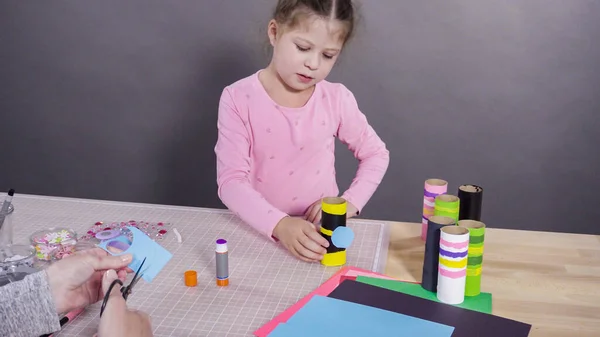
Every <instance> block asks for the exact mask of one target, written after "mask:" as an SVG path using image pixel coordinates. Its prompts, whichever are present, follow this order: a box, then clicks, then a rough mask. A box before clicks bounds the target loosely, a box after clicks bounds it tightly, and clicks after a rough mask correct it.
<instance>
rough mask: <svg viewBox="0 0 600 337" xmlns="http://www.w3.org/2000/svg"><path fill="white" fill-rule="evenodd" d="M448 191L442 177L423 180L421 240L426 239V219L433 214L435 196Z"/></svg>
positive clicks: (446, 183)
mask: <svg viewBox="0 0 600 337" xmlns="http://www.w3.org/2000/svg"><path fill="white" fill-rule="evenodd" d="M447 191H448V182H447V181H445V180H442V179H435V178H432V179H427V180H425V192H424V195H423V215H422V218H421V240H423V241H425V240H427V220H428V219H429V217H431V216H433V215H434V209H435V198H436V197H437V196H438V195H440V194H444V193H446V192H447Z"/></svg>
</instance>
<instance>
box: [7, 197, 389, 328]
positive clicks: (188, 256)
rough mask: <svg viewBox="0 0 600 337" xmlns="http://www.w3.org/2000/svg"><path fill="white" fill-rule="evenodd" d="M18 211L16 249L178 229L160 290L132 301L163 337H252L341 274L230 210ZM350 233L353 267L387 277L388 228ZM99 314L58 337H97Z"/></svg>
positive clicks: (19, 203)
mask: <svg viewBox="0 0 600 337" xmlns="http://www.w3.org/2000/svg"><path fill="white" fill-rule="evenodd" d="M14 205H15V212H14V214H13V216H14V218H13V222H14V226H15V243H27V240H28V238H29V235H30V234H31V233H33V232H34V231H36V230H39V229H43V228H47V227H58V226H64V227H69V228H72V229H74V230H75V231H77V234H78V236H81V235H82V234H84V233H85V232H86V231H87V230H88V229H89V228H90V227H91V226H92V225H93V224H94V223H95V222H97V221H104V222H113V221H128V220H138V221H148V222H159V221H162V222H168V223H170V224H171V226H172V227H174V228H176V229H177V230H178V231H179V233H181V236H182V238H183V242H182V243H178V242H177V240H176V236H175V235H174V234H173V232H172V231H169V233H168V234H167V235H166V236H165V237H164V238H163V239H162V240H161V241H160V244H161V245H163V246H164V247H165V248H166V249H167V250H169V251H170V252H171V253H172V254H173V258H172V259H171V261H170V262H169V263H168V264H167V266H166V267H165V268H164V269H163V270H162V271H161V272H160V273H159V274H158V276H157V277H156V278H155V279H154V281H153V282H152V283H146V282H145V281H144V280H140V282H139V283H138V284H137V285H136V288H135V290H134V293H133V294H132V295H131V296H130V297H129V300H128V304H129V306H130V308H135V309H139V310H142V311H145V312H146V313H148V314H150V316H151V318H152V326H153V328H154V334H155V336H157V337H158V336H252V335H253V332H254V331H255V330H256V329H257V328H259V327H260V326H262V325H263V324H265V323H267V322H268V321H269V320H271V319H272V318H274V317H275V316H277V315H278V314H279V313H281V312H282V311H284V310H285V309H286V308H288V307H289V306H291V305H293V304H294V303H296V302H297V301H298V300H299V299H301V298H302V297H304V296H305V295H306V294H308V293H310V292H311V291H313V290H314V289H315V288H317V287H318V286H319V285H320V284H322V283H323V282H324V281H326V280H327V279H328V278H329V277H330V276H331V275H333V274H334V273H335V272H336V271H337V270H339V269H340V267H335V268H334V267H324V266H322V265H320V264H318V263H316V264H309V263H305V262H302V261H299V260H297V259H295V258H294V257H292V256H290V255H289V254H288V253H287V251H286V250H284V249H283V247H281V246H280V245H278V244H275V243H272V242H270V241H268V240H266V239H265V238H264V237H262V236H261V235H259V234H257V233H255V232H254V231H253V230H252V229H251V228H250V227H249V226H248V225H245V224H244V223H243V222H241V221H240V220H239V219H238V218H237V217H235V216H233V215H232V214H231V213H229V212H228V211H225V210H216V209H204V208H193V207H177V206H162V205H148V204H134V203H123V202H109V201H97V200H86V199H69V198H57V197H43V196H30V195H18V196H15V199H14ZM348 226H349V227H351V228H352V229H353V230H354V232H355V234H356V236H355V241H354V243H353V244H352V246H351V247H350V249H349V251H348V265H351V266H355V267H359V268H363V269H368V270H372V271H377V272H382V271H383V268H384V267H385V261H386V257H387V246H388V230H387V225H386V224H385V223H383V222H375V221H363V220H359V219H351V220H349V221H348ZM172 227H170V228H172ZM217 238H224V239H226V240H228V247H229V274H230V285H229V286H228V287H224V288H222V287H217V286H216V284H215V252H214V250H215V240H216V239H217ZM188 269H194V270H196V271H197V272H198V286H197V287H193V288H190V287H186V286H185V285H184V283H183V273H184V271H185V270H188ZM130 278H131V276H130ZM127 283H128V282H127ZM99 310H100V303H97V304H95V305H93V306H91V307H89V308H88V309H86V311H84V312H83V313H82V314H81V315H80V316H79V317H77V319H75V320H74V321H72V322H71V323H69V324H67V326H66V327H65V328H64V329H63V331H61V333H59V334H56V335H55V336H92V335H93V334H94V333H95V332H96V329H97V325H98V321H99Z"/></svg>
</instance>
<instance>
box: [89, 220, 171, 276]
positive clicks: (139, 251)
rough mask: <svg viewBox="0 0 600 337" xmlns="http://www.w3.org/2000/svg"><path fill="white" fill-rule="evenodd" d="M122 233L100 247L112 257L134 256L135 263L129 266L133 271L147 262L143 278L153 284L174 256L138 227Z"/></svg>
mask: <svg viewBox="0 0 600 337" xmlns="http://www.w3.org/2000/svg"><path fill="white" fill-rule="evenodd" d="M121 232H122V234H121V235H119V236H118V237H115V238H112V239H109V240H105V241H102V242H100V243H99V244H98V247H100V248H102V249H104V250H106V251H107V252H109V253H110V254H111V255H116V256H118V255H123V254H132V255H133V261H132V262H131V263H130V264H129V267H130V268H131V269H132V270H136V269H137V268H139V266H140V265H141V264H142V261H145V260H146V262H145V265H144V270H143V275H142V277H143V279H144V280H145V281H146V282H152V280H153V279H154V278H155V277H156V275H158V273H159V272H160V271H161V270H162V269H163V268H164V266H165V265H166V264H167V263H168V262H169V261H170V260H171V258H172V257H173V255H172V254H171V253H170V252H169V251H168V250H166V249H165V248H164V247H163V246H161V245H160V244H158V243H157V242H156V241H154V240H152V239H151V238H149V237H148V235H146V234H145V233H143V232H142V231H141V230H139V229H137V228H136V227H133V226H130V227H126V228H121ZM130 238H131V239H130Z"/></svg>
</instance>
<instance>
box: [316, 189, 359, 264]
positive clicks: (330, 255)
mask: <svg viewBox="0 0 600 337" xmlns="http://www.w3.org/2000/svg"><path fill="white" fill-rule="evenodd" d="M347 204H348V203H347V202H346V200H345V199H344V198H340V197H326V198H323V199H322V201H321V229H320V232H321V235H322V236H323V237H324V238H325V239H327V241H328V242H329V247H327V253H325V255H324V256H323V259H322V260H321V264H323V265H325V266H341V265H344V264H346V249H347V248H348V247H350V244H351V243H352V241H353V239H354V233H353V232H352V230H351V229H350V228H348V227H346V208H347Z"/></svg>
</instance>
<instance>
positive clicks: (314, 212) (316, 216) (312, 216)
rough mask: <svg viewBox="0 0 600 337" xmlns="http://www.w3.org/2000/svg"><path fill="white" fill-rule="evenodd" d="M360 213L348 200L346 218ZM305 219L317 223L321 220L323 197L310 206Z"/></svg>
mask: <svg viewBox="0 0 600 337" xmlns="http://www.w3.org/2000/svg"><path fill="white" fill-rule="evenodd" d="M357 214H358V209H357V208H356V207H354V205H352V203H351V202H349V201H348V202H347V205H346V218H347V219H349V218H352V217H354V216H356V215H357ZM304 219H306V221H308V222H312V223H313V224H315V225H317V224H319V222H321V199H319V200H317V201H315V202H314V203H313V204H312V205H310V206H309V207H308V209H307V210H306V212H305V213H304Z"/></svg>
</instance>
